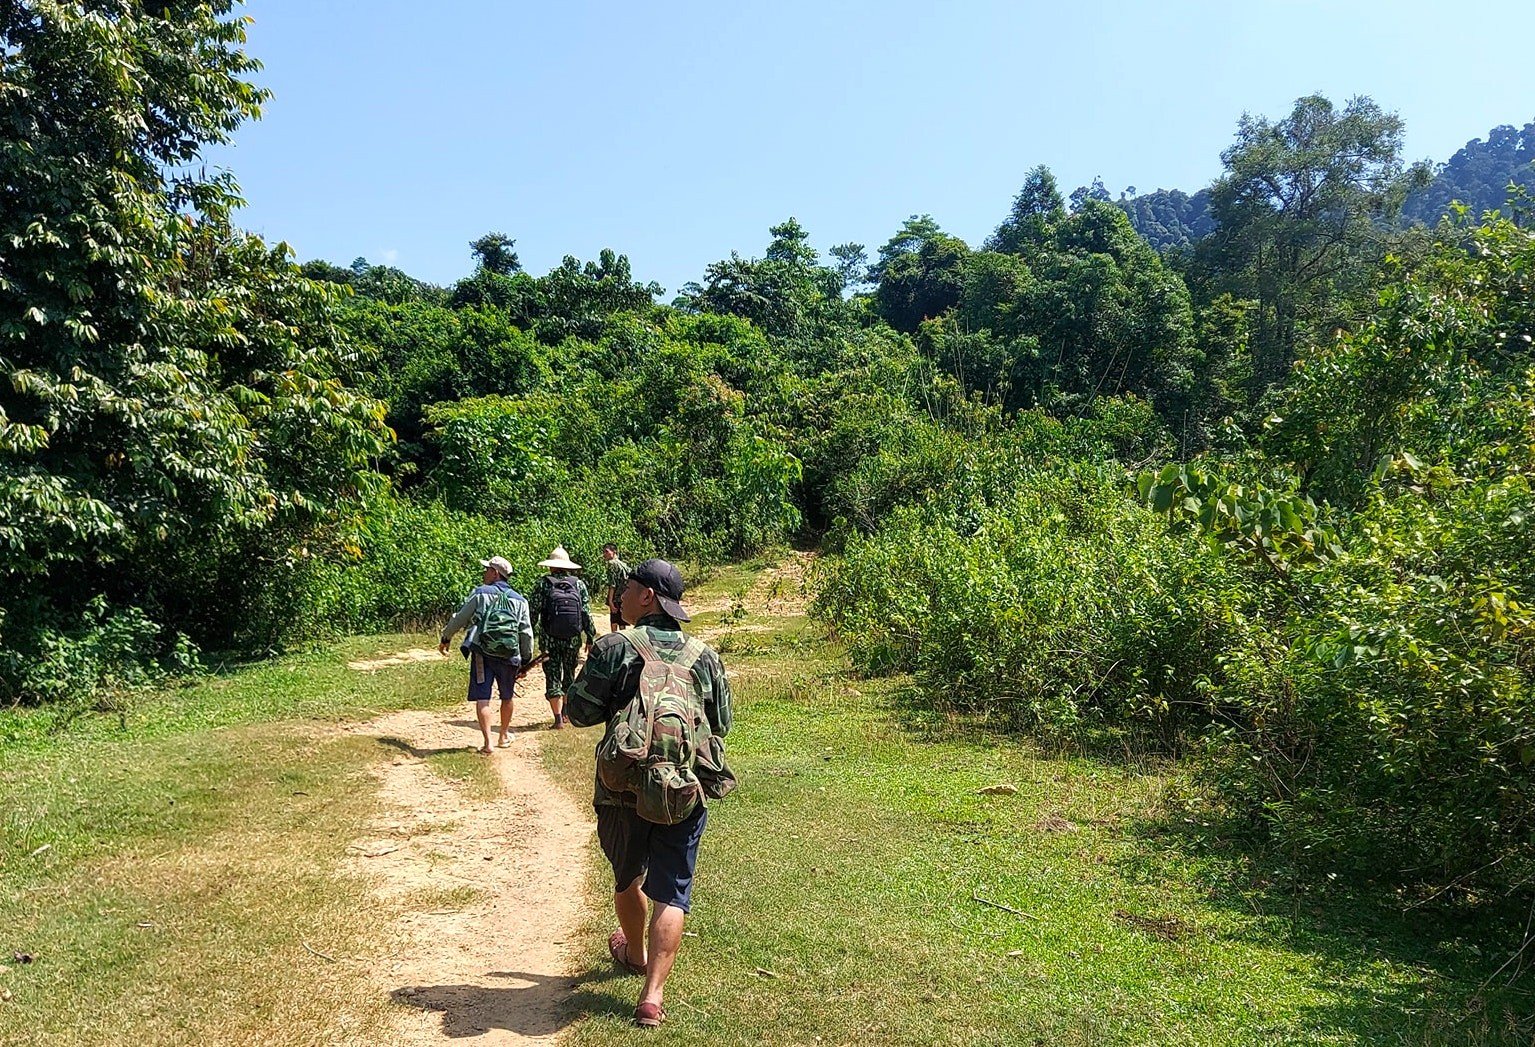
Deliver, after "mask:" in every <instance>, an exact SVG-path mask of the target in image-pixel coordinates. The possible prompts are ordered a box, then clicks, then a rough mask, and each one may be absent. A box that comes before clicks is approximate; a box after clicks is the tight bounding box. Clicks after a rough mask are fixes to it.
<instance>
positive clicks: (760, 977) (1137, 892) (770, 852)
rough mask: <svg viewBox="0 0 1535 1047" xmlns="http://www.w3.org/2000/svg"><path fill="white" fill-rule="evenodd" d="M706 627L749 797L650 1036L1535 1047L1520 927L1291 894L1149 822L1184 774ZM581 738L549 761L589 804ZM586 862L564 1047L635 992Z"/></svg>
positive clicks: (712, 830) (813, 632) (731, 808)
mask: <svg viewBox="0 0 1535 1047" xmlns="http://www.w3.org/2000/svg"><path fill="white" fill-rule="evenodd" d="M730 581H732V580H727V581H726V584H730ZM728 594H729V590H725V591H724V595H728ZM721 595H722V593H721V591H720V589H719V587H718V585H717V584H716V583H715V582H714V581H712V580H711V582H710V583H709V584H707V585H706V586H704V587H703V588H702V590H701V591H700V592H698V593H697V594H691V593H690V597H691V598H692V599H693V600H695V601H697V602H698V603H699V604H700V605H705V604H709V603H711V602H712V603H714V604H715V605H716V606H717V605H718V604H719V603H721V602H723V601H722V600H721V599H720V597H721ZM727 613H728V612H727ZM723 617H725V615H724V614H721V613H719V612H715V613H711V614H706V615H700V616H698V621H697V622H696V623H695V624H696V625H697V626H698V629H699V631H700V632H702V633H704V634H706V635H709V634H713V636H714V640H715V643H716V644H717V645H718V646H720V647H722V648H725V649H726V650H727V652H728V653H726V654H725V659H726V665H727V667H728V669H729V670H730V671H731V673H732V682H733V687H734V691H735V695H736V715H737V719H736V725H735V728H734V730H732V732H731V734H730V739H729V742H730V754H731V760H732V764H733V765H734V766H735V767H736V769H737V770H738V772H739V773H740V774H741V777H742V782H743V784H742V787H741V790H740V791H739V793H737V794H736V795H735V796H733V797H731V798H729V799H727V800H725V801H723V802H721V803H719V804H716V805H714V806H713V807H712V808H711V820H710V825H709V829H708V831H707V833H706V834H705V837H704V844H703V848H702V857H701V859H700V863H699V870H698V879H697V883H696V893H695V910H694V913H693V915H692V916H691V917H690V919H689V922H688V930H689V932H690V934H691V935H696V937H693V936H690V937H688V938H687V939H686V940H685V944H684V948H683V952H682V954H681V958H680V960H679V962H678V965H677V968H676V970H675V972H674V975H673V978H672V981H671V983H670V985H669V986H668V1011H669V1012H670V1015H671V1020H670V1022H669V1023H668V1025H669V1030H670V1031H669V1036H668V1042H672V1043H697V1044H721V1043H739V1044H779V1043H781V1044H811V1043H827V1044H836V1043H859V1044H876V1043H878V1044H912V1043H923V1044H928V1043H941V1044H956V1045H958V1044H967V1045H968V1044H999V1045H1000V1044H1083V1045H1086V1044H1157V1045H1161V1044H1198V1045H1205V1044H1209V1045H1217V1044H1220V1045H1225V1044H1275V1043H1287V1044H1445V1045H1449V1044H1494V1043H1528V1042H1529V1041H1530V1036H1531V1028H1530V1025H1529V1023H1528V1021H1527V1020H1524V1019H1522V1018H1521V1016H1524V1015H1528V1014H1530V1013H1531V1000H1530V997H1529V995H1528V992H1527V988H1528V986H1527V984H1526V985H1525V986H1523V987H1519V986H1516V987H1515V988H1508V987H1506V986H1505V983H1504V982H1503V981H1501V980H1498V979H1493V980H1491V981H1488V984H1487V985H1486V986H1485V987H1484V986H1483V982H1484V981H1487V980H1488V979H1489V976H1490V975H1492V974H1493V972H1494V971H1495V970H1496V969H1497V967H1498V966H1499V964H1500V963H1501V962H1502V960H1503V959H1505V958H1507V956H1508V955H1509V954H1510V953H1511V952H1513V950H1514V949H1516V948H1517V946H1518V943H1519V940H1520V938H1521V934H1520V931H1521V928H1522V922H1519V923H1518V924H1517V925H1516V924H1515V923H1513V922H1507V921H1500V920H1499V919H1498V918H1497V917H1496V916H1493V915H1488V914H1485V913H1467V912H1461V911H1457V910H1456V909H1454V908H1450V907H1441V908H1435V907H1434V906H1423V907H1419V908H1415V909H1407V908H1406V907H1405V905H1404V904H1403V903H1402V902H1401V900H1400V899H1397V898H1395V897H1394V896H1380V895H1372V894H1361V893H1357V892H1351V891H1345V890H1342V889H1341V888H1334V889H1332V890H1316V891H1310V892H1298V891H1297V890H1295V889H1294V888H1293V887H1292V886H1291V885H1290V881H1287V880H1285V879H1283V878H1280V877H1275V876H1273V875H1271V874H1269V873H1266V872H1265V871H1264V870H1263V868H1262V862H1260V861H1256V860H1255V858H1254V856H1253V855H1251V854H1247V853H1244V852H1242V851H1241V850H1240V849H1232V848H1221V847H1217V846H1214V845H1213V844H1212V842H1211V841H1210V840H1208V839H1206V838H1205V837H1203V836H1201V835H1200V834H1201V833H1202V832H1205V831H1207V830H1205V829H1204V828H1203V827H1200V826H1197V825H1188V824H1185V823H1183V822H1182V821H1181V820H1179V819H1178V818H1176V817H1174V816H1172V815H1170V814H1169V813H1168V812H1167V811H1166V810H1164V807H1163V798H1164V796H1166V795H1167V792H1168V786H1169V784H1173V783H1176V782H1177V781H1178V780H1179V775H1180V772H1179V770H1178V769H1177V768H1176V767H1173V766H1165V765H1155V764H1152V765H1147V764H1145V763H1137V762H1135V761H1114V760H1104V759H1097V758H1089V757H1084V756H1059V755H1051V754H1047V753H1044V752H1042V751H1040V750H1039V749H1038V748H1037V747H1035V746H1033V745H1032V744H1030V743H1028V742H1026V741H1022V740H1019V739H1016V738H1010V737H1005V736H996V735H992V734H986V733H982V732H978V731H974V730H969V729H961V728H960V727H958V726H951V727H949V728H947V729H944V728H939V729H934V726H933V725H932V724H931V723H929V724H927V725H925V726H924V727H923V729H921V730H913V729H912V728H911V724H910V723H909V722H908V721H907V720H906V719H905V716H904V714H903V712H902V706H901V704H900V703H899V702H898V700H897V691H898V689H899V687H900V686H901V685H902V684H901V681H899V680H892V681H877V682H870V681H866V680H859V679H856V678H854V677H853V676H851V675H850V673H849V672H848V670H847V668H846V661H845V659H844V658H843V656H842V655H841V653H840V652H839V651H838V650H837V649H836V647H835V646H834V645H833V644H831V643H830V642H829V641H828V640H827V638H826V637H825V634H824V630H821V629H819V628H818V627H817V626H815V625H813V624H811V623H807V621H806V620H805V619H804V618H803V617H800V616H790V617H785V618H779V619H775V620H771V621H763V620H762V619H761V618H760V617H759V616H758V615H756V614H755V613H754V608H753V607H751V606H750V604H749V603H748V606H747V607H746V608H745V614H744V615H740V614H737V615H736V618H737V622H736V624H735V627H734V628H725V631H723V632H721V631H720V630H721V629H722V626H721V624H720V621H721V618H723ZM749 628H751V629H752V630H753V631H746V630H748V629H749ZM594 740H595V737H594V734H593V733H588V732H567V733H566V735H565V736H563V737H560V736H551V738H550V745H549V748H548V749H547V754H548V757H547V758H548V760H549V762H550V765H551V768H552V769H553V770H554V771H555V772H556V774H557V775H558V777H559V778H560V779H561V780H562V781H566V782H570V783H573V787H574V789H575V791H576V792H577V794H578V795H579V796H580V798H581V799H583V800H585V799H587V798H589V785H588V784H587V783H589V781H590V775H591V768H590V759H591V756H590V752H591V743H592V742H593V741H594ZM999 786H1000V787H1001V788H1000V789H994V787H999ZM988 789H994V793H993V794H990V795H988V794H986V792H985V791H984V790H988ZM1010 790H1016V791H1010ZM591 863H592V864H591V867H592V878H593V881H594V883H595V884H596V886H595V888H594V892H595V899H594V901H595V904H596V905H597V906H598V913H599V914H601V915H599V916H597V917H594V918H593V919H592V920H591V921H590V922H589V924H588V927H587V931H586V935H585V946H584V951H583V954H582V958H583V960H584V969H585V970H586V971H587V972H588V974H587V975H586V976H585V978H584V979H583V981H582V983H581V985H580V987H579V988H578V991H577V993H576V994H575V996H574V997H573V999H572V1005H573V1007H575V1008H576V1009H577V1012H578V1013H579V1014H580V1016H581V1017H580V1019H579V1020H578V1022H577V1024H576V1025H575V1027H574V1030H573V1034H572V1039H571V1042H572V1043H574V1044H578V1045H603V1044H613V1043H622V1042H629V1040H630V1039H632V1038H633V1037H634V1035H635V1033H634V1031H633V1030H632V1029H631V1027H630V1025H629V1022H628V1019H629V1015H630V1014H631V1013H632V1009H633V1006H634V1003H635V998H636V995H637V993H638V989H639V982H638V980H637V979H628V978H620V979H614V978H612V977H610V975H609V969H610V966H611V965H610V964H609V962H608V961H607V959H606V950H605V947H604V939H605V936H606V932H607V931H608V930H610V929H611V926H612V923H611V917H610V916H608V915H607V914H606V913H605V912H604V911H603V910H604V908H605V907H606V905H607V903H608V899H609V896H608V894H607V893H606V892H607V889H608V886H609V884H610V882H611V881H610V880H609V879H608V871H607V869H606V866H605V864H604V863H603V862H602V859H601V856H600V854H598V853H597V851H596V849H595V847H594V848H593V850H592V855H591ZM1505 915H1506V914H1505ZM1507 974H1508V972H1506V971H1505V972H1504V974H1503V975H1502V976H1501V977H1502V978H1505V979H1506V977H1507Z"/></svg>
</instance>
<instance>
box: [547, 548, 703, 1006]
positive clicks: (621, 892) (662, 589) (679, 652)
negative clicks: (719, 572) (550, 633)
mask: <svg viewBox="0 0 1535 1047" xmlns="http://www.w3.org/2000/svg"><path fill="white" fill-rule="evenodd" d="M682 591H683V583H682V575H681V574H680V573H679V572H678V571H677V568H675V567H673V566H672V565H671V564H669V563H667V562H666V561H665V560H646V561H644V562H643V563H641V564H639V565H637V566H636V567H635V568H634V570H633V571H632V572H630V574H629V580H628V582H627V584H626V585H625V586H624V590H623V593H622V595H621V596H620V599H619V604H620V611H621V613H622V614H623V616H624V620H625V621H628V622H633V623H635V624H634V626H633V628H630V629H625V630H624V631H622V632H619V633H609V634H608V635H607V636H604V637H603V638H602V639H601V640H598V641H597V644H596V646H595V647H593V648H592V651H591V654H590V656H589V657H588V658H587V660H586V666H585V667H584V668H583V669H582V670H581V675H580V677H579V678H578V679H577V680H576V682H575V685H574V686H573V687H572V688H571V690H570V720H571V722H572V723H574V724H575V725H576V726H578V727H591V726H593V725H595V724H599V723H600V724H606V725H607V731H605V732H604V734H603V741H602V743H599V745H598V752H599V753H606V752H607V751H608V750H609V748H610V745H609V743H610V736H613V735H615V731H616V730H617V729H618V723H617V721H619V720H623V719H624V716H621V715H620V713H623V712H625V711H626V710H629V709H631V708H632V707H631V706H630V702H631V701H632V700H633V699H634V698H635V697H636V696H637V695H638V694H639V693H640V687H641V684H642V682H643V683H645V686H646V689H647V691H646V693H647V697H646V702H647V703H648V702H651V701H653V700H656V699H654V698H653V697H652V696H653V695H655V694H656V693H657V692H656V691H655V690H653V688H655V687H656V681H657V680H660V681H664V683H663V684H662V690H661V691H660V692H659V693H660V695H661V699H660V700H662V701H664V702H670V703H675V702H676V701H677V696H678V692H677V691H676V690H674V689H673V688H675V687H682V686H687V687H691V692H690V693H688V694H686V697H687V699H688V703H689V705H690V706H691V707H692V708H694V709H698V708H701V709H702V712H703V714H704V718H706V719H707V721H708V724H707V727H708V729H709V730H710V731H711V732H712V734H713V735H714V736H716V737H714V738H710V739H708V740H707V741H708V742H709V743H712V744H713V745H714V746H716V747H718V751H719V753H720V755H721V756H722V753H723V747H722V743H719V742H718V741H717V738H718V737H723V736H724V734H725V733H726V732H727V731H729V730H730V720H731V713H730V684H729V683H728V682H727V681H726V679H725V667H724V665H723V664H722V663H721V662H720V657H719V655H718V654H716V653H715V652H714V651H713V650H712V649H711V648H710V647H709V646H708V645H707V644H705V643H704V642H703V641H701V640H699V639H698V638H696V637H692V636H688V635H687V634H686V633H684V632H683V631H682V624H681V623H683V622H685V621H687V620H688V614H687V612H686V611H684V610H683V608H682V604H681V603H680V602H679V601H680V600H681V598H682ZM684 681H685V683H684ZM660 707H661V706H660V705H657V706H656V708H660ZM672 707H675V705H673V706H672ZM652 720H653V721H654V723H653V726H652V728H651V731H650V732H647V733H648V734H651V735H652V736H655V735H659V734H660V727H659V723H660V721H659V720H657V719H655V718H654V717H652ZM700 726H702V725H700ZM647 746H648V752H647V756H649V757H653V756H655V754H656V743H655V742H654V741H649V740H647ZM719 763H720V764H721V766H723V759H720V761H719ZM606 767H607V765H606V764H601V765H600V767H599V774H598V777H597V785H596V793H595V795H594V797H593V801H592V802H593V804H594V806H595V807H596V808H597V839H598V842H600V843H601V845H602V853H603V854H604V855H606V856H607V859H608V863H609V864H610V865H611V866H612V867H613V908H614V911H615V912H616V913H617V915H618V925H619V928H620V929H619V930H617V931H615V932H614V933H613V934H612V936H611V937H609V938H608V952H609V954H610V955H611V956H612V957H613V962H614V963H615V964H616V965H617V966H618V967H619V968H620V969H621V970H624V971H627V972H629V973H631V974H643V975H644V976H645V987H644V989H643V990H642V991H641V994H640V1000H639V1005H638V1006H637V1007H635V1009H634V1020H635V1022H636V1023H638V1024H639V1025H641V1026H645V1027H647V1028H653V1027H655V1026H658V1025H660V1024H661V1023H662V1022H663V1021H664V1020H665V1019H666V1010H665V1008H664V1006H663V996H664V991H665V988H666V979H667V977H668V976H669V975H670V974H671V972H672V965H673V964H674V963H675V962H676V960H677V950H678V949H679V948H680V947H681V946H682V926H683V921H684V919H685V918H686V916H687V912H688V909H689V908H690V906H691V899H692V892H693V870H694V868H695V866H696V864H697V861H698V843H699V840H700V839H701V838H702V837H703V831H704V825H705V824H706V822H707V821H708V812H707V811H706V810H705V808H704V804H703V801H702V798H699V799H698V800H697V806H696V807H695V808H694V809H693V810H692V812H691V813H689V814H687V815H686V817H683V818H682V819H681V820H680V821H676V822H675V823H674V824H661V823H659V822H656V821H650V820H647V819H646V818H642V817H640V813H639V809H638V805H639V803H640V799H641V797H640V795H639V794H638V793H634V792H615V791H614V790H612V789H610V788H608V787H607V786H606V785H605V784H604V783H603V779H602V773H601V771H602V769H605V768H606ZM725 773H726V774H727V775H728V773H729V772H728V770H727V771H726V772H725ZM704 792H705V793H706V794H708V795H711V796H718V795H723V792H718V791H716V792H710V791H709V787H708V784H707V783H705V784H704ZM684 809H685V808H684ZM647 897H648V898H649V900H650V903H651V904H650V906H649V912H648V916H649V940H648V942H647V940H646V916H647V911H646V910H647V906H646V898H647Z"/></svg>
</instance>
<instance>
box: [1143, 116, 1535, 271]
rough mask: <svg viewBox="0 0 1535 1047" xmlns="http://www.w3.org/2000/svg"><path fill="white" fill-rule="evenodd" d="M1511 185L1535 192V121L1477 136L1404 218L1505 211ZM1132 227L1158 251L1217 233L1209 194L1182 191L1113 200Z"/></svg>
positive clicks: (1417, 195)
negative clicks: (1455, 207)
mask: <svg viewBox="0 0 1535 1047" xmlns="http://www.w3.org/2000/svg"><path fill="white" fill-rule="evenodd" d="M1510 182H1512V183H1514V184H1515V185H1519V186H1522V187H1523V188H1525V189H1527V190H1529V191H1530V192H1531V193H1535V121H1532V122H1531V123H1527V124H1525V125H1524V127H1523V128H1515V127H1513V126H1512V125H1509V124H1503V125H1500V126H1498V127H1494V128H1493V129H1492V130H1491V131H1489V132H1488V133H1487V138H1486V140H1485V141H1484V140H1483V139H1480V138H1473V139H1471V141H1469V142H1467V143H1466V144H1465V146H1463V147H1462V148H1461V149H1459V150H1458V151H1457V152H1456V153H1455V155H1454V156H1452V157H1450V159H1449V160H1448V161H1447V162H1445V163H1443V164H1441V165H1439V167H1438V169H1437V170H1436V172H1435V174H1434V179H1433V181H1431V182H1429V184H1428V185H1426V186H1424V187H1423V188H1422V189H1419V190H1417V191H1416V192H1414V193H1412V194H1411V195H1410V196H1408V198H1407V201H1406V203H1405V204H1403V206H1402V220H1403V221H1404V222H1409V223H1413V222H1416V223H1421V224H1423V225H1434V224H1436V223H1438V221H1439V219H1441V218H1442V217H1444V215H1445V214H1446V213H1447V212H1448V211H1449V209H1450V204H1451V203H1453V202H1454V201H1456V200H1459V201H1460V202H1462V203H1464V204H1466V205H1467V206H1468V207H1470V208H1471V212H1472V214H1474V215H1480V214H1481V213H1482V212H1484V211H1490V210H1493V209H1494V208H1500V207H1502V206H1503V205H1504V203H1505V202H1506V201H1507V198H1508V185H1509V183H1510ZM1114 204H1115V206H1116V207H1119V208H1120V209H1121V210H1123V211H1124V212H1125V214H1127V215H1128V216H1129V217H1130V224H1131V225H1132V226H1134V227H1135V231H1136V232H1138V233H1140V234H1141V236H1142V237H1144V238H1145V240H1146V242H1147V243H1149V244H1151V246H1152V247H1155V248H1156V249H1157V250H1158V251H1164V252H1165V251H1169V250H1177V249H1179V248H1185V247H1191V246H1193V245H1194V244H1195V243H1196V242H1197V241H1199V240H1201V239H1203V238H1204V237H1206V236H1208V235H1209V234H1210V233H1212V232H1214V231H1215V220H1214V218H1213V217H1212V216H1211V214H1210V191H1209V190H1208V189H1201V190H1200V191H1199V192H1197V193H1194V194H1192V195H1190V194H1188V193H1185V192H1183V191H1182V190H1180V189H1158V190H1157V191H1155V192H1152V193H1142V194H1140V195H1138V196H1124V197H1121V198H1120V199H1118V200H1116V201H1114Z"/></svg>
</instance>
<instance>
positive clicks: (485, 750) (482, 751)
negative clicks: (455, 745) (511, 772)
mask: <svg viewBox="0 0 1535 1047" xmlns="http://www.w3.org/2000/svg"><path fill="white" fill-rule="evenodd" d="M475 752H476V753H477V754H479V755H480V756H489V755H490V746H488V745H482V746H480V747H479V748H478V749H476V750H475Z"/></svg>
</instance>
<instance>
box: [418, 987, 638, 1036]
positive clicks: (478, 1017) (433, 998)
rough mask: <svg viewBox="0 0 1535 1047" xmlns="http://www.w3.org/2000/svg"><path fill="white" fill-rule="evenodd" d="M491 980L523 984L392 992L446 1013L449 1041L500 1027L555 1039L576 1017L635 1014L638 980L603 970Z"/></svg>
mask: <svg viewBox="0 0 1535 1047" xmlns="http://www.w3.org/2000/svg"><path fill="white" fill-rule="evenodd" d="M486 977H487V978H492V979H501V980H506V981H513V982H521V983H523V984H520V985H510V986H505V987H502V986H488V985H469V984H464V983H460V984H457V985H407V986H401V987H400V988H398V989H395V990H394V991H393V992H391V993H390V994H389V996H390V999H392V1000H394V1002H396V1003H399V1004H403V1005H405V1006H407V1007H414V1008H416V1009H418V1010H423V1011H435V1012H437V1013H439V1014H441V1015H442V1032H443V1035H444V1036H446V1037H448V1038H449V1039H467V1038H469V1037H473V1036H482V1035H484V1034H485V1033H487V1032H490V1031H492V1030H496V1029H500V1030H503V1031H506V1032H510V1033H514V1034H516V1035H519V1036H528V1037H540V1036H554V1035H556V1034H558V1033H559V1032H560V1031H561V1030H563V1029H565V1028H567V1027H568V1026H570V1025H571V1024H572V1023H573V1022H574V1021H575V1020H576V1019H577V1018H579V1017H582V1016H586V1015H592V1016H608V1017H612V1018H617V1019H620V1020H625V1021H627V1020H628V1019H630V1018H632V1017H633V1016H634V999H632V998H631V996H632V990H633V989H634V988H635V987H637V986H638V985H639V979H628V978H625V977H624V976H623V975H620V974H619V973H618V972H617V971H612V970H598V971H593V972H589V973H586V974H582V975H578V976H574V977H572V976H566V975H562V976H559V977H551V976H549V975H547V974H531V973H529V972H527V971H491V972H490V973H489V974H488V975H487V976H486Z"/></svg>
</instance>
